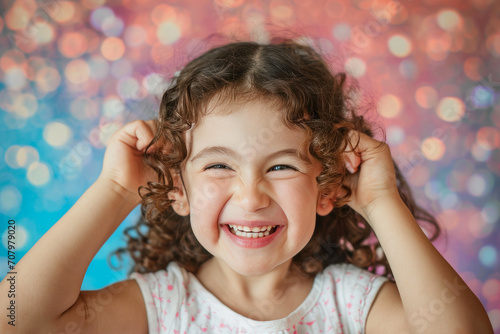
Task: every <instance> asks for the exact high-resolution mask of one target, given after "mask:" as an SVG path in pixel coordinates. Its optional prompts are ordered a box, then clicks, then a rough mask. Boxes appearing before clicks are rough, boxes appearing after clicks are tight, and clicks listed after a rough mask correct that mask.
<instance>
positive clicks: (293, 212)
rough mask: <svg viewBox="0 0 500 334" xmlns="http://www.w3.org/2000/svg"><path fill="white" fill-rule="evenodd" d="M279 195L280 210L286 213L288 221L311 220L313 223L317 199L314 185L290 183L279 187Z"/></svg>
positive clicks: (303, 182)
mask: <svg viewBox="0 0 500 334" xmlns="http://www.w3.org/2000/svg"><path fill="white" fill-rule="evenodd" d="M279 193H280V194H281V196H280V198H281V199H282V202H281V206H282V209H283V210H284V211H285V213H287V216H288V219H290V220H293V221H301V222H304V220H311V219H312V221H313V222H314V219H316V202H317V197H318V190H317V185H316V183H314V184H312V183H310V182H305V181H302V182H290V183H288V184H283V185H280V187H279Z"/></svg>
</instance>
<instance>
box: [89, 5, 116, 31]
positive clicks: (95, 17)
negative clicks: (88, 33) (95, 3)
mask: <svg viewBox="0 0 500 334" xmlns="http://www.w3.org/2000/svg"><path fill="white" fill-rule="evenodd" d="M108 17H115V13H114V12H113V11H112V10H111V8H109V7H100V8H97V9H96V10H94V11H92V14H90V23H91V24H92V26H93V27H94V28H96V29H98V30H102V26H103V23H104V21H105V20H106V18H108Z"/></svg>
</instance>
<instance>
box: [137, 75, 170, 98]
mask: <svg viewBox="0 0 500 334" xmlns="http://www.w3.org/2000/svg"><path fill="white" fill-rule="evenodd" d="M168 84H169V82H168V81H167V80H166V78H165V77H164V76H163V75H161V74H159V73H150V74H148V75H146V76H145V77H144V79H143V80H142V85H143V86H144V87H145V88H146V90H147V91H148V93H149V94H151V95H159V94H163V92H164V91H165V90H166V89H167V87H168Z"/></svg>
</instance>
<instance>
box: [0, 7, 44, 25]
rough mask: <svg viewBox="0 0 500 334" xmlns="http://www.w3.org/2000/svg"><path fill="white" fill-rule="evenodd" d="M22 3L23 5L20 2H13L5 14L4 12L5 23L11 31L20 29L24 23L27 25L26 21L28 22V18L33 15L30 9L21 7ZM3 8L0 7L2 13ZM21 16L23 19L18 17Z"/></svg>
mask: <svg viewBox="0 0 500 334" xmlns="http://www.w3.org/2000/svg"><path fill="white" fill-rule="evenodd" d="M22 5H23V3H22V2H13V3H12V6H11V7H10V9H9V10H8V11H7V13H6V14H4V15H5V16H4V18H5V25H6V26H7V27H8V28H9V29H10V30H13V31H15V30H20V29H22V28H24V27H26V25H28V23H29V22H30V19H31V17H32V15H33V11H32V9H31V10H30V11H28V9H27V8H23V7H22ZM35 8H36V7H35ZM4 10H5V7H4V8H3V9H2V13H5V12H4ZM21 17H22V18H24V19H19V18H21Z"/></svg>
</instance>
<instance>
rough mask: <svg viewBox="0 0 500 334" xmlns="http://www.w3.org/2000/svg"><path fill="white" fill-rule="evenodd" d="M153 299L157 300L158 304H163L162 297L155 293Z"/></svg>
mask: <svg viewBox="0 0 500 334" xmlns="http://www.w3.org/2000/svg"><path fill="white" fill-rule="evenodd" d="M153 298H154V299H158V300H159V301H160V303H163V297H158V296H157V295H156V294H155V293H153Z"/></svg>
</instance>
